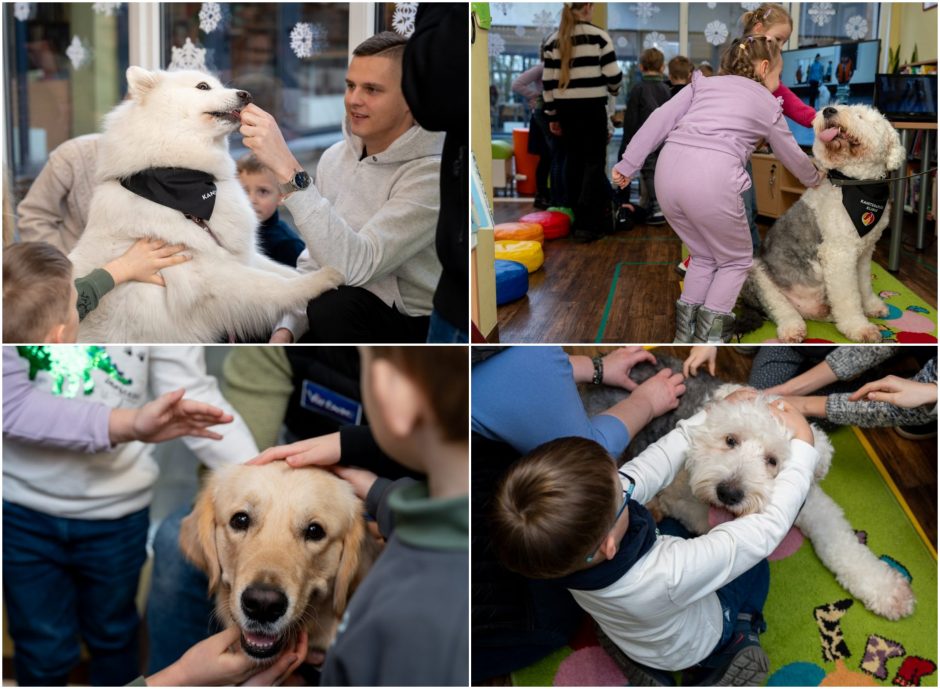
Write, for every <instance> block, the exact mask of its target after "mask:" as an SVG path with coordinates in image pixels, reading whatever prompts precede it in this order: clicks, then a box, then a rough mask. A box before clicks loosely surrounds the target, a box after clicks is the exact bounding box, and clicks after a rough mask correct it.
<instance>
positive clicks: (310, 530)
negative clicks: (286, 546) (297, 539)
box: [304, 522, 326, 541]
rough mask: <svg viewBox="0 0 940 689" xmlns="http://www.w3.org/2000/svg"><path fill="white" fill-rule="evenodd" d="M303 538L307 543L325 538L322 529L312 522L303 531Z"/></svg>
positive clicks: (324, 532)
mask: <svg viewBox="0 0 940 689" xmlns="http://www.w3.org/2000/svg"><path fill="white" fill-rule="evenodd" d="M304 538H305V539H307V540H308V541H322V540H323V539H324V538H326V531H324V530H323V527H322V526H320V525H319V524H317V523H316V522H313V523H312V524H310V525H308V526H307V530H306V531H304Z"/></svg>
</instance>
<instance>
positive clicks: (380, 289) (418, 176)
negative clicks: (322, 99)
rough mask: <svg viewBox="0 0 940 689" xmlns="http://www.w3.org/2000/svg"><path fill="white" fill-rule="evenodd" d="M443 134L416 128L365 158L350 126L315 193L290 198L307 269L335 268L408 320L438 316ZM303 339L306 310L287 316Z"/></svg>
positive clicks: (300, 263)
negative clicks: (436, 245)
mask: <svg viewBox="0 0 940 689" xmlns="http://www.w3.org/2000/svg"><path fill="white" fill-rule="evenodd" d="M443 144H444V135H443V134H442V133H432V132H428V131H425V130H424V129H421V128H420V127H418V126H414V127H412V128H411V129H409V130H408V131H407V132H405V133H404V134H402V135H401V136H400V137H398V139H396V140H395V142H394V143H393V144H392V145H391V146H389V147H388V148H387V149H386V150H384V151H382V152H381V153H378V154H376V155H368V156H366V157H364V158H363V155H362V152H363V150H362V149H363V144H362V140H361V139H360V138H359V137H357V136H354V135H353V134H350V133H349V131H348V129H347V127H346V122H345V121H344V122H343V141H340V142H338V143H336V144H334V145H333V146H331V147H330V148H328V149H327V150H326V152H325V153H324V154H323V157H322V158H321V159H320V162H319V164H318V165H317V176H316V180H315V182H314V184H313V185H311V186H310V188H308V189H306V190H304V191H299V192H296V193H294V194H291V195H290V196H289V197H288V198H287V200H286V201H285V205H286V206H287V208H288V210H290V212H291V215H292V216H293V218H294V223H295V225H296V226H297V230H298V232H300V235H301V236H302V237H303V239H304V242H306V244H307V248H306V250H305V251H304V252H303V253H302V254H301V255H300V258H298V259H297V268H298V270H300V271H301V272H309V271H312V270H316V269H318V268H320V267H322V266H332V267H334V268H336V269H337V270H339V271H340V272H341V273H342V274H343V275H345V276H346V282H345V284H347V285H353V286H360V287H364V288H365V289H367V290H369V291H370V292H372V293H373V294H375V295H376V296H377V297H379V298H380V299H381V300H382V301H383V302H385V303H386V304H387V305H388V306H392V305H394V306H396V307H397V308H398V310H399V311H400V312H402V313H404V314H407V315H408V316H427V315H428V314H430V313H431V298H432V296H433V295H434V289H435V287H437V282H438V279H439V278H440V275H441V264H440V261H439V260H438V258H437V254H436V252H435V249H434V232H435V229H436V227H437V214H438V210H439V208H440V167H441V148H442V146H443ZM278 327H279V328H287V329H289V330H290V331H291V332H292V333H293V334H294V339H295V340H296V339H297V338H298V337H299V336H300V335H302V334H303V333H304V332H306V331H307V318H306V315H305V314H303V313H301V312H295V313H292V314H289V315H288V316H286V317H285V319H284V320H282V321H281V323H279V324H278Z"/></svg>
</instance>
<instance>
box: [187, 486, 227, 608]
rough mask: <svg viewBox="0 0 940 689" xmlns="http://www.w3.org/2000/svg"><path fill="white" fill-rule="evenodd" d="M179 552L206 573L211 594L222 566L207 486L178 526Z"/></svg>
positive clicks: (210, 492)
mask: <svg viewBox="0 0 940 689" xmlns="http://www.w3.org/2000/svg"><path fill="white" fill-rule="evenodd" d="M180 550H182V551H183V555H185V556H186V559H187V560H189V561H190V562H192V563H193V564H194V565H196V567H198V568H199V569H200V570H202V571H203V572H205V573H206V575H207V576H208V577H209V593H213V592H214V591H215V588H216V586H218V585H219V579H220V578H221V577H222V565H221V564H220V562H219V551H218V549H217V548H216V545H215V510H214V509H213V505H212V491H211V490H210V487H209V486H206V487H204V488H203V489H202V491H200V493H199V497H198V498H197V500H196V505H195V507H193V511H192V512H190V513H189V515H188V516H187V517H186V518H185V519H183V523H182V525H181V526H180Z"/></svg>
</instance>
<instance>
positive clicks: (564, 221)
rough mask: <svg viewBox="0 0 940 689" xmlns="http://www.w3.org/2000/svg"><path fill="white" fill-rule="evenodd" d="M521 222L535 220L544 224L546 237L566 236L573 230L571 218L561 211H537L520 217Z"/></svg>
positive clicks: (543, 229)
mask: <svg viewBox="0 0 940 689" xmlns="http://www.w3.org/2000/svg"><path fill="white" fill-rule="evenodd" d="M519 222H534V223H538V224H539V225H541V226H542V232H543V233H544V235H545V239H558V238H559V237H565V236H567V235H568V232H570V230H571V219H570V218H569V217H568V216H567V215H566V214H564V213H560V212H559V211H535V212H534V213H529V214H528V215H523V216H522V217H521V218H519Z"/></svg>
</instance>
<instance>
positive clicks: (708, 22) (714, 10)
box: [686, 2, 747, 74]
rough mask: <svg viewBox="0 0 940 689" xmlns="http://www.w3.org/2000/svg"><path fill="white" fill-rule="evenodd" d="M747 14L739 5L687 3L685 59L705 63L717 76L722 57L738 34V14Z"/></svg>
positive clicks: (730, 3) (739, 32)
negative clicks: (686, 46) (687, 24)
mask: <svg viewBox="0 0 940 689" xmlns="http://www.w3.org/2000/svg"><path fill="white" fill-rule="evenodd" d="M746 11H747V10H746V9H744V8H743V7H742V6H741V3H739V2H709V3H690V4H689V48H688V54H687V55H686V57H688V58H689V59H690V60H692V62H693V64H696V65H699V64H701V63H702V62H708V63H709V64H710V65H711V66H712V67H713V68H714V70H715V73H716V74H717V72H718V65H719V63H720V62H721V56H722V54H724V52H725V50H726V49H727V48H728V46H729V45H730V44H731V41H733V40H734V39H735V38H737V37H739V36H740V35H741V15H743V14H744V13H745V12H746Z"/></svg>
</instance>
